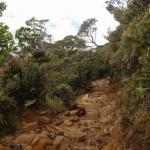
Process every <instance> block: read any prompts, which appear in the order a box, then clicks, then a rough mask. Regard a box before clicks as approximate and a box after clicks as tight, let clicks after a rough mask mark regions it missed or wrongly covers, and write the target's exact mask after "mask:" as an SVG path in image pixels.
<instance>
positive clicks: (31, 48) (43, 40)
mask: <svg viewBox="0 0 150 150" xmlns="http://www.w3.org/2000/svg"><path fill="white" fill-rule="evenodd" d="M47 22H48V20H37V19H36V18H34V17H33V18H31V19H30V20H27V21H26V25H27V27H21V28H20V29H19V30H17V31H16V35H15V37H16V38H17V39H18V41H19V43H18V46H19V47H20V48H21V50H18V51H17V54H18V55H19V56H20V57H22V58H24V57H29V56H30V55H32V54H33V53H34V52H37V51H43V50H45V49H46V48H47V44H48V43H50V42H51V35H49V34H47V33H46V28H45V27H44V25H45V24H46V23H47Z"/></svg>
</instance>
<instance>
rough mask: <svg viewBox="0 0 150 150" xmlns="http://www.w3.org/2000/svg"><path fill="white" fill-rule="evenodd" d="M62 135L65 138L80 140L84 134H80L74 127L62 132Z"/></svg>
mask: <svg viewBox="0 0 150 150" xmlns="http://www.w3.org/2000/svg"><path fill="white" fill-rule="evenodd" d="M64 135H65V136H66V137H70V138H81V137H84V136H85V133H84V132H82V131H81V130H80V129H78V128H75V127H71V128H70V129H68V130H66V131H65V132H64Z"/></svg>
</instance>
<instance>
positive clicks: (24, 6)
mask: <svg viewBox="0 0 150 150" xmlns="http://www.w3.org/2000/svg"><path fill="white" fill-rule="evenodd" d="M2 1H4V2H6V4H7V9H6V10H5V12H4V15H3V17H2V18H0V19H1V20H0V22H1V21H2V22H4V23H5V24H7V25H8V26H9V28H10V31H11V32H13V33H15V31H16V30H17V29H19V28H20V27H21V26H24V25H25V21H26V20H28V19H30V18H31V17H36V18H37V19H49V20H50V21H49V23H47V25H46V26H47V31H48V33H50V34H51V35H52V36H53V39H54V41H57V40H60V39H63V38H64V37H65V36H67V35H76V34H77V32H78V30H79V27H80V25H81V24H82V22H83V21H84V20H86V19H88V18H96V19H97V20H98V22H97V24H96V25H97V28H98V31H97V40H96V41H97V43H98V44H105V43H106V42H107V41H106V39H105V38H104V36H106V35H107V32H108V30H114V29H115V28H116V26H117V25H118V23H117V22H116V21H115V20H114V18H113V16H112V15H111V14H110V13H109V12H108V11H107V10H106V8H105V7H106V5H105V0H2Z"/></svg>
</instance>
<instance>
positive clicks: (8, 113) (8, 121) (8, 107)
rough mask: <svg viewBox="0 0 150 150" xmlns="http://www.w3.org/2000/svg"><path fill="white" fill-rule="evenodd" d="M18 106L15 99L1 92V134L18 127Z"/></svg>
mask: <svg viewBox="0 0 150 150" xmlns="http://www.w3.org/2000/svg"><path fill="white" fill-rule="evenodd" d="M16 115H17V105H16V102H15V100H14V99H12V98H9V97H8V96H7V95H6V94H5V93H4V92H3V91H0V132H1V131H2V130H4V129H7V128H8V127H11V128H15V127H16V119H17V117H16Z"/></svg>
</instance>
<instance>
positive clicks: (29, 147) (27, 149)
mask: <svg viewBox="0 0 150 150" xmlns="http://www.w3.org/2000/svg"><path fill="white" fill-rule="evenodd" d="M24 150H32V146H27V147H25V148H24Z"/></svg>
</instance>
